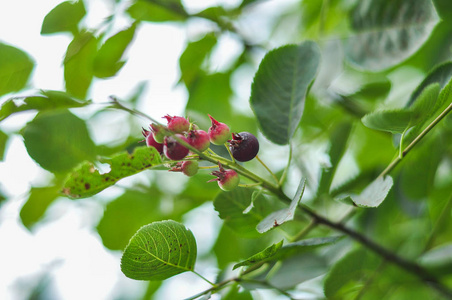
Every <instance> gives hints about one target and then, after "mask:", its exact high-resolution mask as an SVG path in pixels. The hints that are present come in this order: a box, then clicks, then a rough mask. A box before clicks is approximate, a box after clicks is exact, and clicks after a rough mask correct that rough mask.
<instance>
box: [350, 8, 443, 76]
mask: <svg viewBox="0 0 452 300" xmlns="http://www.w3.org/2000/svg"><path fill="white" fill-rule="evenodd" d="M351 21H352V28H353V30H354V31H355V33H354V34H352V35H351V37H349V38H347V39H346V40H345V54H346V57H347V59H348V60H349V61H350V62H351V63H353V64H354V65H356V66H358V67H360V68H363V69H368V70H371V71H381V70H385V69H387V68H390V67H392V66H395V65H397V64H399V63H401V62H402V61H404V60H405V59H407V58H408V57H410V56H411V55H412V54H414V53H415V52H416V51H417V50H418V49H419V48H420V47H421V46H422V45H423V44H424V43H425V41H426V40H427V39H428V37H429V35H430V34H431V32H432V31H433V28H434V27H435V25H436V24H437V23H438V21H439V18H438V15H437V13H436V11H435V7H434V6H433V4H432V1H431V0H413V1H403V0H394V1H386V0H370V1H360V2H359V4H358V6H357V7H356V8H355V10H354V12H353V14H352V17H351Z"/></svg>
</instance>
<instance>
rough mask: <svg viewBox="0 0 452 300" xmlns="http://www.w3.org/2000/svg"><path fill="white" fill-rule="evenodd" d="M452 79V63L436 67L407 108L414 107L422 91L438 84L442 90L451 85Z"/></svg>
mask: <svg viewBox="0 0 452 300" xmlns="http://www.w3.org/2000/svg"><path fill="white" fill-rule="evenodd" d="M451 79H452V62H447V63H444V64H441V65H439V66H437V67H435V68H434V69H433V70H432V71H431V72H430V73H429V74H428V75H427V76H426V77H425V78H424V80H423V81H422V82H421V84H419V86H418V87H417V88H416V90H414V92H413V93H412V94H411V96H410V100H409V101H408V103H407V106H412V105H413V103H414V102H415V101H416V99H418V98H419V96H420V95H421V93H422V91H423V90H424V89H425V88H426V87H428V86H429V85H431V84H434V83H438V84H439V85H440V88H441V90H443V89H444V87H446V85H448V84H449V82H450V81H451Z"/></svg>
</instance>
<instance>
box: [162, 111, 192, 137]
mask: <svg viewBox="0 0 452 300" xmlns="http://www.w3.org/2000/svg"><path fill="white" fill-rule="evenodd" d="M164 118H166V120H167V121H168V129H169V130H170V131H172V132H174V133H182V132H184V131H188V129H189V128H190V122H189V121H188V120H187V119H185V118H184V117H178V116H174V117H172V116H170V115H166V116H164Z"/></svg>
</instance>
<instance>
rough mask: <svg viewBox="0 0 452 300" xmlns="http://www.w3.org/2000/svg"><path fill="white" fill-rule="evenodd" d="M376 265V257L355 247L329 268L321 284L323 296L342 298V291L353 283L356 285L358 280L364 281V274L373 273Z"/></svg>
mask: <svg viewBox="0 0 452 300" xmlns="http://www.w3.org/2000/svg"><path fill="white" fill-rule="evenodd" d="M377 266H378V261H377V260H376V258H375V257H373V256H371V255H370V254H368V253H367V251H366V250H364V249H357V250H354V251H351V252H349V253H348V254H347V255H346V256H344V257H343V258H342V259H341V260H339V261H338V262H337V263H336V264H335V265H334V266H333V267H332V268H331V270H330V272H329V273H328V275H327V276H326V277H325V282H324V285H323V289H324V292H325V296H326V297H327V298H328V299H344V298H343V297H344V294H343V293H344V292H347V291H346V290H347V289H350V288H352V287H353V285H357V284H358V282H359V281H361V280H364V281H365V280H366V277H365V276H369V275H371V274H373V273H374V272H375V268H377ZM350 285H352V286H350ZM339 292H341V293H339ZM353 298H355V297H353Z"/></svg>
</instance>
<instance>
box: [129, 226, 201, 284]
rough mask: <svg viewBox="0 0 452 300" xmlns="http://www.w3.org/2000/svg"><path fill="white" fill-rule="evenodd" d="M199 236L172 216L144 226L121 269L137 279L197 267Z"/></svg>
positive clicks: (165, 276)
mask: <svg viewBox="0 0 452 300" xmlns="http://www.w3.org/2000/svg"><path fill="white" fill-rule="evenodd" d="M196 252H197V249H196V240H195V237H194V236H193V233H192V232H191V231H190V230H188V229H186V228H185V226H184V225H183V224H180V223H177V222H175V221H172V220H167V221H160V222H154V223H151V224H148V225H146V226H143V227H141V229H140V230H138V231H137V233H136V234H135V235H134V236H133V237H132V238H131V239H130V242H129V244H128V245H127V247H126V249H125V250H124V254H123V255H122V258H121V270H122V272H123V273H124V275H126V276H127V277H129V278H132V279H136V280H164V279H167V278H170V277H172V276H174V275H177V274H180V273H183V272H186V271H193V268H194V266H195V261H196Z"/></svg>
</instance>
